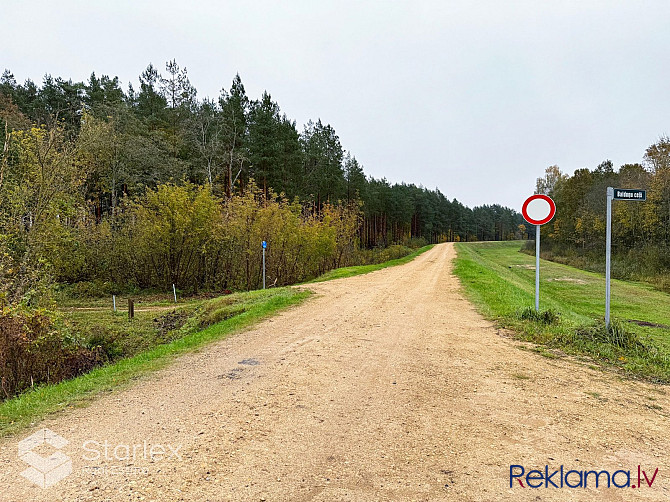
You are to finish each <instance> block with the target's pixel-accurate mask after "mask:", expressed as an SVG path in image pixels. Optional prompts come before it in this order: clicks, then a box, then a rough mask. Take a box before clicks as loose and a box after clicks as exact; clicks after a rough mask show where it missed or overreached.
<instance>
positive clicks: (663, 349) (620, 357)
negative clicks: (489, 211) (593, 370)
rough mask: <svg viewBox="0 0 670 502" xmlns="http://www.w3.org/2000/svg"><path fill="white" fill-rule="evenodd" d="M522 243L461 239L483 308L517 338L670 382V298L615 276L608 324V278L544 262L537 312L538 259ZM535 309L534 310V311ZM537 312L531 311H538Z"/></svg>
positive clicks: (464, 277) (471, 287) (461, 253)
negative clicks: (529, 254) (525, 252)
mask: <svg viewBox="0 0 670 502" xmlns="http://www.w3.org/2000/svg"><path fill="white" fill-rule="evenodd" d="M520 247H521V243H520V242H495V243H494V242H490V243H459V244H457V245H456V249H457V251H458V257H457V259H456V262H455V267H454V271H455V273H456V275H457V276H458V277H459V279H460V280H461V284H462V285H463V287H464V289H465V292H466V294H467V295H468V297H469V298H470V299H471V300H472V301H473V302H474V303H475V305H476V306H477V307H478V308H479V310H480V311H481V312H482V313H483V314H484V315H485V316H486V317H488V318H489V319H494V320H496V321H497V322H498V324H499V325H500V326H502V327H505V328H509V329H511V330H513V331H514V332H516V333H517V335H518V337H519V338H521V339H523V340H527V341H531V342H534V343H537V344H540V345H541V346H542V347H539V349H538V352H540V353H542V354H547V355H551V354H554V355H555V352H552V351H547V350H546V348H558V349H561V350H562V351H564V352H567V353H570V354H576V355H587V356H589V357H590V358H593V359H595V360H597V361H599V362H601V363H604V364H605V365H608V366H612V367H616V368H617V369H619V370H621V371H623V372H625V373H626V374H627V375H629V376H635V377H643V378H645V379H649V380H651V381H656V382H670V357H669V355H670V296H669V295H667V294H665V293H662V292H660V291H657V290H654V289H653V288H652V287H651V286H649V285H647V284H642V283H632V282H626V281H612V297H611V298H612V307H611V309H612V310H611V312H612V315H613V316H614V318H613V322H612V323H611V326H610V329H609V330H606V329H605V327H604V323H603V317H604V303H605V298H604V297H605V281H604V278H603V277H602V276H601V275H599V274H595V273H592V272H585V271H582V270H579V269H576V268H573V267H569V266H567V265H561V264H558V263H552V262H549V261H545V260H542V261H541V265H540V273H541V280H540V306H541V312H540V313H539V314H537V315H536V314H535V312H534V308H532V306H534V303H535V258H534V257H532V256H528V255H526V254H523V253H520V252H519V250H520ZM529 307H530V308H529ZM531 311H532V312H531Z"/></svg>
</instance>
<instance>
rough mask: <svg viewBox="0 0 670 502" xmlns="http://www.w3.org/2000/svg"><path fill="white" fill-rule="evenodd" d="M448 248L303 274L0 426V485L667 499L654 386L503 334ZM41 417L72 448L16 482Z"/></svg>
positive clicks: (401, 497)
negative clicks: (168, 360) (203, 334)
mask: <svg viewBox="0 0 670 502" xmlns="http://www.w3.org/2000/svg"><path fill="white" fill-rule="evenodd" d="M454 256H455V251H454V248H453V246H452V245H450V244H444V245H440V246H436V247H435V248H433V249H432V250H430V251H429V252H427V253H424V254H423V255H421V256H420V257H418V258H417V259H416V260H414V261H413V262H411V263H409V264H406V265H403V266H399V267H394V268H388V269H385V270H382V271H379V272H375V273H372V274H368V275H362V276H357V277H353V278H348V279H340V280H335V281H330V282H326V283H321V284H316V285H313V286H312V285H310V286H309V287H310V289H313V290H314V291H315V292H316V293H317V295H315V297H314V298H312V299H310V300H308V301H307V302H306V303H304V304H303V305H301V306H299V307H296V308H293V309H291V310H288V311H285V312H284V313H282V314H281V315H279V316H277V317H275V318H273V319H271V320H267V321H264V322H262V323H261V324H259V325H257V326H256V327H254V328H253V329H251V330H248V331H246V332H244V333H241V334H238V335H235V336H232V337H230V338H228V339H226V340H223V341H221V342H218V343H216V344H214V345H211V346H209V347H208V348H206V349H204V350H203V351H201V352H199V353H196V354H191V355H188V356H185V357H182V358H180V359H179V360H178V361H177V362H175V363H174V364H173V365H172V366H170V367H169V368H168V369H165V370H163V371H161V372H159V373H156V374H154V375H153V376H151V377H148V378H145V379H143V380H141V381H139V382H137V383H136V384H135V385H134V386H133V387H131V388H129V389H126V390H123V391H118V392H114V393H111V394H109V395H107V396H104V397H101V398H100V399H98V400H97V401H95V402H94V403H93V404H92V405H91V406H89V407H87V408H80V409H75V410H72V411H69V412H66V413H64V414H60V415H57V416H56V417H55V418H53V419H48V420H46V421H44V422H41V423H39V424H35V426H34V428H33V429H31V430H30V431H26V432H25V433H24V434H21V435H20V437H15V438H9V439H5V440H3V441H2V442H1V443H0V498H1V499H2V500H15V501H28V500H49V501H54V500H68V501H69V500H77V501H84V500H96V501H97V500H146V501H151V500H156V501H178V500H188V501H191V500H193V501H221V500H244V501H387V500H388V501H391V500H393V501H411V500H416V501H441V500H449V501H452V500H454V501H489V500H490V501H498V500H612V501H624V500H638V499H639V500H651V501H660V500H667V499H668V496H669V495H670V493H669V487H670V468H669V463H670V462H669V461H668V457H667V455H668V451H669V450H670V448H669V446H670V444H669V443H670V440H669V439H668V410H670V402H669V401H670V400H669V398H668V395H667V393H666V392H667V388H666V387H662V386H654V385H651V384H646V383H639V382H634V381H630V380H622V379H620V378H619V377H617V376H616V375H615V374H613V373H611V372H603V371H600V370H598V369H594V367H592V366H590V365H589V364H588V363H587V362H579V361H574V360H570V359H568V358H558V359H549V358H546V357H542V356H541V355H539V354H537V353H535V352H532V351H530V350H528V348H529V347H528V346H523V345H522V344H520V343H519V342H517V341H514V340H513V339H511V338H510V337H509V336H506V335H505V334H504V333H500V332H498V330H496V328H495V327H494V326H493V324H492V323H491V322H488V321H486V320H484V319H483V318H482V317H481V316H480V315H479V314H477V313H476V312H475V310H474V309H473V307H472V306H471V305H470V304H469V303H468V302H467V301H466V300H465V299H464V298H463V296H462V294H461V292H460V286H459V283H458V281H457V279H456V278H455V277H454V276H453V275H452V272H451V269H452V259H453V258H454ZM44 427H47V428H48V429H50V430H51V431H53V432H54V433H57V434H59V435H61V436H62V437H64V438H66V439H67V441H69V443H68V444H67V445H66V446H64V447H62V449H61V452H62V453H63V454H65V455H67V456H69V457H70V458H71V461H72V473H71V474H70V475H69V476H67V477H66V478H64V479H62V480H61V481H59V482H58V483H56V484H55V485H54V486H52V487H50V488H41V487H39V486H36V485H35V484H33V483H31V482H30V481H28V480H27V479H24V478H23V477H22V476H21V475H20V473H21V472H22V471H23V470H24V469H26V468H27V467H28V466H27V464H26V463H25V462H23V461H22V460H20V459H19V458H18V446H17V445H18V442H19V440H20V439H23V438H25V437H27V436H29V435H30V434H31V433H32V432H35V431H38V430H40V429H42V428H44ZM145 442H146V451H147V454H146V456H147V458H145V454H144V451H145V446H144V445H145ZM105 444H107V445H108V446H107V452H105V450H104V445H105ZM133 445H138V446H136V447H135V452H134V453H135V455H134V458H133ZM152 447H153V448H154V450H153V451H154V453H155V454H156V456H155V457H154V458H153V460H152V459H151V458H150V456H149V451H150V449H151V448H152ZM161 448H162V450H161ZM173 450H176V453H174V452H173ZM161 451H165V452H166V453H165V454H164V455H159V454H158V453H160V452H161ZM35 452H36V453H38V454H41V455H45V456H46V455H49V454H50V453H53V452H54V448H53V447H50V446H48V445H42V446H40V447H39V448H36V450H35ZM96 455H97V456H98V457H99V458H96ZM105 457H107V458H105ZM127 457H130V458H127ZM510 464H518V465H523V466H525V469H526V470H530V469H532V468H535V467H537V468H540V469H542V470H544V466H545V465H549V468H550V469H552V468H556V469H558V468H559V467H560V465H561V464H563V465H564V466H565V470H566V471H567V470H568V469H580V470H583V469H586V470H591V469H598V470H601V469H608V470H610V472H614V471H616V470H618V469H625V470H631V471H632V472H631V474H632V476H633V479H632V483H631V484H637V466H638V465H641V466H642V467H641V469H642V470H644V471H645V472H646V473H647V474H648V477H649V479H651V477H652V475H653V473H654V470H655V469H656V468H657V467H658V468H659V471H658V474H657V476H656V478H655V479H654V481H653V485H652V487H648V486H647V484H646V482H645V481H644V480H643V482H642V483H643V484H642V487H641V488H635V489H633V488H626V489H623V488H622V489H618V488H609V489H607V488H604V489H603V488H602V486H601V487H600V488H599V489H597V490H596V489H595V488H593V487H592V483H593V480H591V484H589V486H588V487H587V488H575V489H570V488H565V487H564V488H553V487H551V486H550V487H549V488H538V489H532V488H529V487H526V488H522V487H521V486H520V484H519V483H518V482H516V481H515V482H514V483H513V487H512V488H510V486H509V469H510ZM573 476H574V475H573ZM619 476H620V477H619V479H618V480H617V482H618V483H621V484H622V483H624V481H625V480H624V478H623V476H622V475H621V474H620V475H619ZM576 479H577V478H576V477H573V478H572V481H571V482H573V483H574V482H575V480H576ZM552 481H558V480H557V477H554V478H552ZM559 483H560V481H559ZM523 484H524V485H526V481H525V480H524V481H523Z"/></svg>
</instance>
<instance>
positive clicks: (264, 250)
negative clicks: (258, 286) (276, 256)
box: [263, 248, 265, 289]
mask: <svg viewBox="0 0 670 502" xmlns="http://www.w3.org/2000/svg"><path fill="white" fill-rule="evenodd" d="M263 289H265V248H263Z"/></svg>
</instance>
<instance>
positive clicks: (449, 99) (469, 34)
mask: <svg viewBox="0 0 670 502" xmlns="http://www.w3.org/2000/svg"><path fill="white" fill-rule="evenodd" d="M3 4H4V5H3V6H2V7H1V8H0V33H2V45H1V47H2V49H1V52H0V71H2V69H3V68H8V69H10V70H11V71H12V72H13V73H14V75H15V77H16V78H17V80H18V81H19V82H23V81H24V80H25V79H26V78H31V79H33V80H35V81H36V82H38V83H40V82H41V80H42V77H43V75H44V74H45V73H50V74H52V75H53V76H54V77H55V76H61V77H64V78H66V79H67V78H72V79H73V80H86V79H88V76H89V75H90V73H91V71H95V72H96V74H97V75H98V76H100V75H102V74H108V75H110V76H115V75H118V77H119V78H120V79H121V81H122V83H123V88H124V90H125V89H126V88H127V84H128V82H132V83H133V84H134V85H135V87H136V88H137V77H138V75H139V74H140V73H141V72H142V71H143V70H144V68H146V66H147V65H148V63H149V62H153V63H154V65H156V66H157V67H159V68H160V69H163V68H164V63H165V61H167V60H168V59H172V58H176V59H177V62H178V63H179V64H180V65H181V66H182V67H183V66H186V67H187V69H188V73H189V77H190V80H191V83H193V84H194V85H195V87H196V88H197V89H198V96H199V97H200V98H202V97H204V96H209V97H218V95H219V91H220V89H221V88H222V87H225V88H227V89H228V88H230V84H231V81H232V78H233V76H234V75H235V73H236V72H239V73H240V76H241V77H242V82H243V83H244V85H245V87H246V90H247V94H248V95H249V96H250V97H251V98H258V97H260V95H261V93H262V92H263V90H265V89H267V90H268V91H269V92H270V93H271V95H272V97H273V99H274V100H276V101H277V102H278V103H279V105H280V107H281V109H282V111H283V112H285V113H287V115H288V116H289V117H291V118H293V119H295V120H297V122H298V127H299V128H300V129H302V124H304V123H305V122H306V121H307V120H309V119H317V118H321V119H322V120H323V121H324V122H326V123H330V124H331V125H332V126H333V127H334V128H335V130H336V132H337V133H338V134H339V136H340V140H341V142H342V145H343V146H344V148H345V149H347V150H350V151H351V152H352V153H353V154H354V155H356V157H357V158H358V159H359V160H360V161H361V162H362V164H363V165H364V167H365V171H366V173H367V174H371V175H373V176H375V177H378V178H379V177H386V178H387V179H388V180H389V181H391V182H399V181H406V182H412V183H415V184H422V185H424V186H426V187H429V188H435V187H438V188H439V189H440V190H441V191H442V192H443V193H444V194H445V195H446V196H447V197H449V198H454V197H455V198H457V199H459V200H460V201H462V202H464V203H465V204H467V205H469V206H473V205H479V204H492V203H501V204H504V205H507V206H510V207H513V208H515V209H517V210H518V211H520V209H521V204H522V202H523V200H524V199H525V198H526V197H527V196H529V195H530V194H532V192H533V189H534V186H535V178H536V177H538V176H541V175H542V173H543V171H544V168H545V167H547V166H549V165H552V164H558V165H559V166H560V167H561V169H562V170H563V171H564V172H568V173H572V172H573V171H574V170H575V169H577V168H580V167H589V168H594V167H595V166H596V165H598V164H599V163H600V162H601V161H603V160H605V159H608V158H609V159H611V160H612V161H613V162H614V164H615V166H617V167H618V166H619V165H621V164H623V163H628V162H639V161H641V160H642V156H643V154H644V150H645V149H646V148H647V147H648V146H649V145H650V144H652V143H654V142H655V141H656V140H657V139H658V137H659V136H660V135H662V134H668V133H670V99H668V91H669V90H670V64H669V63H670V50H669V49H670V2H667V1H626V2H623V1H615V0H607V1H583V0H582V1H565V0H564V1H558V0H553V1H549V2H544V1H537V0H534V1H488V2H484V1H474V0H472V1H466V0H463V1H446V0H443V1H420V0H414V1H413V2H409V1H391V0H386V1H322V0H310V1H293V0H284V1H281V2H280V1H276V2H273V1H265V0H264V1H253V2H251V1H244V0H236V1H227V0H225V1H213V0H211V1H197V0H196V1H191V2H186V1H180V2H176V1H173V0H162V1H142V0H110V1H102V0H81V1H77V0H59V1H57V2H56V1H53V0H50V1H43V0H38V1H35V0H33V1H30V2H20V1H14V2H9V1H7V2H3Z"/></svg>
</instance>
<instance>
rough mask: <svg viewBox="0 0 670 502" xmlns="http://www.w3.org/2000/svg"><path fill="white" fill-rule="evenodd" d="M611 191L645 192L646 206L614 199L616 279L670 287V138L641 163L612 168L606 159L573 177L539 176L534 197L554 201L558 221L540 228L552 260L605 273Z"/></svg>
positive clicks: (552, 172) (553, 172)
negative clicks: (649, 282)
mask: <svg viewBox="0 0 670 502" xmlns="http://www.w3.org/2000/svg"><path fill="white" fill-rule="evenodd" d="M607 187H614V188H638V189H643V190H646V191H647V200H646V201H645V202H636V201H613V203H612V253H613V260H614V261H613V269H612V272H613V274H614V275H615V276H617V277H620V278H629V279H638V280H641V279H645V280H651V281H652V282H655V283H657V284H658V285H659V286H661V287H662V288H663V289H670V138H668V137H667V136H662V137H660V138H659V140H658V141H657V142H656V143H654V144H652V145H651V146H649V147H648V148H647V149H646V151H645V153H644V155H643V158H642V162H640V163H634V164H624V165H622V166H620V167H619V168H618V169H615V168H614V165H613V163H612V162H611V161H610V160H605V161H603V162H602V163H600V164H599V165H598V166H596V167H595V168H593V169H588V168H582V169H577V170H576V171H575V172H574V173H573V174H572V175H571V176H570V175H568V174H565V173H563V172H561V170H560V168H559V167H558V166H551V167H548V168H547V169H546V170H545V174H544V176H543V177H541V178H538V180H537V185H536V193H543V194H547V195H549V196H551V197H552V198H553V199H554V201H555V202H556V207H557V210H556V217H555V218H554V220H553V221H552V222H551V223H550V224H547V225H544V226H543V227H542V238H543V239H545V240H544V241H543V247H544V246H546V247H545V252H546V253H547V254H548V256H549V257H552V258H554V259H557V260H560V261H564V262H567V263H572V264H575V265H578V266H581V267H584V268H591V269H594V270H603V269H604V251H605V232H606V196H607V195H606V191H607Z"/></svg>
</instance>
